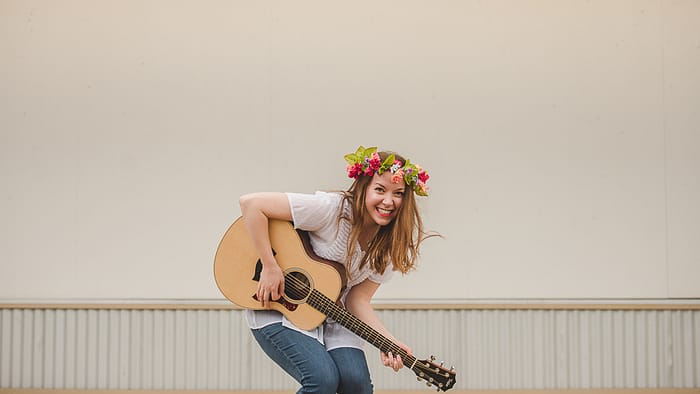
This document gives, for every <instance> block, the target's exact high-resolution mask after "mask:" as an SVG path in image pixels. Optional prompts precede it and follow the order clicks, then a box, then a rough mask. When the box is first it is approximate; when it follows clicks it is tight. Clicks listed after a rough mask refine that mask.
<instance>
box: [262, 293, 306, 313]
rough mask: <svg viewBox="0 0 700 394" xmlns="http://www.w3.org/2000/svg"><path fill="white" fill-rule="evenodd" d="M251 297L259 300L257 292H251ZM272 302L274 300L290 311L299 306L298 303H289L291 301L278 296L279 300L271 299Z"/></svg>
mask: <svg viewBox="0 0 700 394" xmlns="http://www.w3.org/2000/svg"><path fill="white" fill-rule="evenodd" d="M252 298H253V299H254V300H255V301H260V299H259V298H258V294H257V293H256V294H253V297H252ZM272 302H276V303H278V304H281V305H282V306H283V307H284V308H285V309H287V310H288V311H290V312H294V311H295V310H297V308H298V307H299V305H297V304H293V303H291V302H289V301H287V300H285V299H284V297H280V298H279V300H276V301H272Z"/></svg>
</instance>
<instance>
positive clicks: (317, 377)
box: [252, 323, 372, 394]
mask: <svg viewBox="0 0 700 394" xmlns="http://www.w3.org/2000/svg"><path fill="white" fill-rule="evenodd" d="M252 332H253V336H254V337H255V340H257V341H258V343H259V344H260V347H261V348H262V349H263V351H264V352H265V353H266V354H267V355H268V356H269V357H270V358H271V359H272V360H273V361H274V362H276V363H277V364H278V365H279V366H280V367H282V369H284V370H285V372H287V373H288V374H289V375H290V376H291V377H293V378H294V379H295V380H296V381H297V382H299V383H300V384H301V388H300V389H299V391H297V394H305V393H324V394H336V393H338V394H371V393H372V381H371V379H370V376H369V367H368V366H367V360H366V359H365V353H364V352H363V351H362V350H360V349H355V348H337V349H333V350H330V351H327V350H326V348H325V347H323V345H322V344H321V343H319V342H318V341H317V340H316V339H314V338H311V337H309V336H308V335H304V334H302V333H300V332H298V331H294V330H292V329H290V328H287V327H284V326H282V323H275V324H271V325H269V326H265V327H263V328H260V329H255V330H252Z"/></svg>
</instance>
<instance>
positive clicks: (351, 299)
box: [240, 146, 428, 394]
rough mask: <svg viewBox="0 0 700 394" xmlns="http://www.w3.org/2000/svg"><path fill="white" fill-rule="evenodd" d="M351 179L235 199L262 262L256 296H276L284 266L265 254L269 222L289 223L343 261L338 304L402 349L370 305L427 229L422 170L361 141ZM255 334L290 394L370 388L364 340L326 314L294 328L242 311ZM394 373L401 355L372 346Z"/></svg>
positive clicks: (358, 392)
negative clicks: (320, 188)
mask: <svg viewBox="0 0 700 394" xmlns="http://www.w3.org/2000/svg"><path fill="white" fill-rule="evenodd" d="M345 159H346V161H347V162H348V166H347V172H348V176H349V177H351V178H354V179H355V181H354V182H353V184H352V185H351V186H350V188H349V189H348V190H347V191H345V192H333V193H326V192H317V193H315V194H312V195H310V194H297V193H253V194H246V195H244V196H242V197H241V198H240V205H241V213H242V216H243V218H244V220H245V224H246V229H247V231H248V233H249V234H250V236H251V238H252V239H253V244H254V246H255V249H256V250H257V252H258V254H259V256H260V261H261V262H262V266H263V269H262V273H261V275H260V281H259V285H258V292H257V297H258V299H259V300H260V301H261V303H262V305H263V307H269V305H270V302H271V301H272V300H277V299H279V298H280V296H281V295H282V294H283V293H284V277H283V274H282V270H281V269H280V267H279V265H278V264H277V262H276V260H275V257H274V256H273V254H272V248H271V246H270V238H269V235H268V232H267V229H268V219H280V220H287V221H291V222H293V223H294V227H295V228H297V229H301V230H305V231H308V232H309V236H310V239H311V245H312V247H313V249H314V252H315V253H316V254H317V255H319V256H320V257H323V258H325V259H328V260H333V261H337V262H339V263H342V264H344V266H345V269H346V273H347V276H348V283H347V288H346V290H345V292H344V293H343V294H342V295H341V300H342V301H343V302H344V305H345V307H346V309H347V310H348V311H349V312H350V313H352V314H354V315H355V316H356V317H358V318H359V319H360V320H362V321H364V322H365V323H367V324H368V325H370V326H371V327H372V328H374V329H375V330H377V331H379V332H380V333H381V334H383V335H384V336H386V337H387V338H389V339H391V340H392V341H394V342H395V343H396V344H397V345H399V346H400V347H401V348H403V349H404V350H406V352H407V353H408V354H410V352H411V351H410V348H409V347H408V346H406V345H405V344H403V343H401V342H400V341H398V340H397V339H396V338H394V337H393V336H392V335H391V333H390V332H389V331H388V330H387V329H386V328H385V327H384V325H383V324H382V322H381V321H380V319H379V317H378V316H377V314H376V313H375V311H374V309H373V308H372V306H371V304H370V301H371V299H372V296H373V295H374V294H375V292H376V291H377V289H378V288H379V286H380V285H381V284H382V283H386V282H387V281H388V280H389V279H390V277H391V276H392V273H393V271H400V272H401V273H407V272H408V271H410V270H411V269H413V268H414V266H415V263H416V259H417V257H418V252H419V247H420V244H421V242H422V241H423V239H424V238H425V233H424V232H423V224H422V221H421V217H420V214H419V212H418V209H417V206H416V202H415V196H414V193H415V194H418V195H421V196H426V195H427V192H428V188H427V186H426V182H427V180H428V174H427V173H426V172H425V171H424V170H423V169H422V168H421V167H420V166H417V165H414V164H411V163H410V161H408V160H405V159H404V158H403V157H401V156H399V155H396V154H390V153H388V152H377V150H376V148H366V149H365V148H364V147H362V146H361V147H360V148H358V149H357V151H356V152H355V153H351V154H348V155H346V156H345ZM247 313H248V315H247V317H248V323H249V325H250V327H251V329H252V332H253V336H254V337H255V339H256V340H257V341H258V343H259V344H260V346H261V347H262V349H263V350H264V351H265V353H266V354H267V355H268V356H269V357H270V358H271V359H272V360H273V361H275V362H276V363H277V364H278V365H279V366H280V367H282V368H283V369H284V370H285V371H286V372H287V373H288V374H289V375H291V376H292V377H293V378H294V379H296V380H297V381H298V382H299V383H300V384H301V385H302V387H301V388H300V389H299V391H298V393H336V392H337V393H348V394H362V393H371V392H372V383H371V379H370V375H369V369H368V367H367V362H366V359H365V355H364V352H363V350H362V346H363V341H362V339H360V338H359V337H357V336H356V335H355V334H353V333H351V332H350V331H348V330H347V329H345V328H344V327H341V326H340V325H339V324H338V323H336V322H334V321H332V320H330V319H328V320H326V322H325V323H323V324H322V325H320V326H319V327H317V328H316V329H314V330H311V331H303V330H301V329H299V328H297V327H295V326H294V325H293V324H292V323H291V322H289V321H288V320H287V319H286V318H285V317H283V316H282V315H281V314H280V313H279V312H276V311H272V310H262V311H248V312H247ZM380 355H381V360H382V363H383V364H384V365H385V366H387V367H390V368H393V369H394V370H395V371H398V370H399V369H401V368H402V367H403V362H402V360H401V357H400V356H399V355H394V354H391V353H388V354H385V353H383V352H380Z"/></svg>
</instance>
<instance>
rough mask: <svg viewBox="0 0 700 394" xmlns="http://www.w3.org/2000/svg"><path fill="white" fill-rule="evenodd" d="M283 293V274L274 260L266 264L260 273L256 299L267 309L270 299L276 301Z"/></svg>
mask: <svg viewBox="0 0 700 394" xmlns="http://www.w3.org/2000/svg"><path fill="white" fill-rule="evenodd" d="M282 294H284V274H283V273H282V269H281V268H280V266H279V265H277V263H276V262H275V263H274V264H266V265H264V266H263V269H262V272H261V273H260V282H258V293H257V296H258V300H260V303H261V304H262V306H263V308H266V309H269V308H270V305H271V302H272V301H277V300H279V299H280V297H281V296H282Z"/></svg>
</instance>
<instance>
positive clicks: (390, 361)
mask: <svg viewBox="0 0 700 394" xmlns="http://www.w3.org/2000/svg"><path fill="white" fill-rule="evenodd" d="M394 343H396V344H397V345H399V347H400V348H401V349H403V350H405V351H406V353H407V354H408V355H411V348H410V347H408V346H406V345H405V344H403V343H401V342H399V341H396V340H395V341H394ZM379 354H380V355H381V357H382V364H384V366H385V367H389V368H391V369H393V370H394V371H395V372H398V371H399V370H400V369H401V368H403V360H402V359H401V355H399V354H393V353H392V352H389V353H384V352H379Z"/></svg>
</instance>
